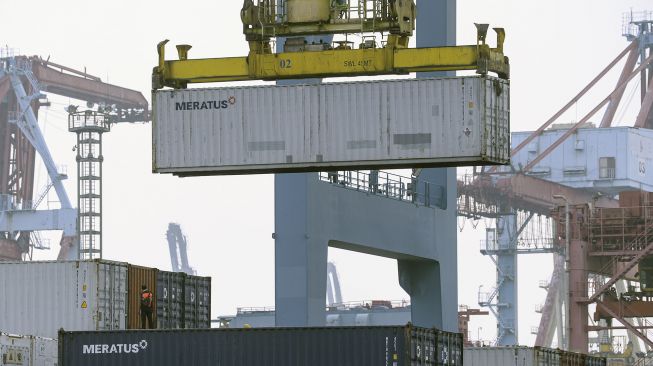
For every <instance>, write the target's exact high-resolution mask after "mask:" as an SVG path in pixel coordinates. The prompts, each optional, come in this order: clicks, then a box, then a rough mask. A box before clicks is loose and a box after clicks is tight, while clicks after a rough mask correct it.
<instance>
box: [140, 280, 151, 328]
mask: <svg viewBox="0 0 653 366" xmlns="http://www.w3.org/2000/svg"><path fill="white" fill-rule="evenodd" d="M153 311H154V295H153V294H152V291H150V290H149V289H148V288H147V286H146V285H143V286H141V328H142V329H148V328H149V329H154V322H153V321H152V312H153ZM146 320H147V328H146V327H145V325H146V324H145V321H146Z"/></svg>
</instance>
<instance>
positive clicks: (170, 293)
mask: <svg viewBox="0 0 653 366" xmlns="http://www.w3.org/2000/svg"><path fill="white" fill-rule="evenodd" d="M185 276H186V275H185V274H184V273H176V272H166V271H159V272H158V274H157V280H156V288H157V296H158V297H157V310H156V312H157V320H158V328H159V329H178V328H183V327H184V315H183V312H184V277H185Z"/></svg>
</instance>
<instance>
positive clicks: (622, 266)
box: [458, 13, 653, 352]
mask: <svg viewBox="0 0 653 366" xmlns="http://www.w3.org/2000/svg"><path fill="white" fill-rule="evenodd" d="M623 34H624V35H625V36H626V37H627V39H628V40H629V41H630V43H629V45H628V47H626V48H625V49H624V50H623V51H622V52H621V53H620V54H619V55H618V56H617V57H616V58H615V59H614V60H613V61H612V62H610V63H609V64H608V65H607V66H606V67H605V68H604V69H603V70H602V71H601V72H600V73H599V75H597V76H596V77H595V78H594V79H593V80H592V81H591V82H590V83H589V84H588V85H587V86H586V87H584V88H583V89H582V90H581V91H580V92H579V93H578V94H577V95H576V96H574V98H572V99H571V100H570V101H569V103H567V104H566V105H565V106H564V107H563V108H562V109H561V110H560V111H558V112H557V113H555V115H553V116H552V117H551V118H550V119H548V120H547V121H546V122H545V123H544V124H543V125H542V126H541V127H540V128H538V129H537V130H536V131H534V132H529V133H516V134H515V133H514V134H513V149H512V151H511V153H512V154H511V155H512V166H511V167H510V168H508V169H506V168H496V167H494V168H483V169H481V170H480V171H475V172H474V174H473V175H468V176H464V177H462V178H461V179H459V181H458V197H459V198H458V206H459V209H458V210H459V215H460V216H463V217H468V218H475V219H478V218H481V217H488V218H494V219H496V227H495V228H492V229H488V235H487V237H486V240H485V242H484V245H483V246H482V250H481V251H482V252H483V253H484V254H487V255H490V256H492V259H493V261H494V262H495V264H496V265H497V288H496V289H493V290H492V291H490V292H489V293H487V294H483V293H481V292H479V304H480V305H482V306H488V307H489V309H490V310H491V311H492V313H493V314H494V315H495V316H496V317H497V321H498V327H497V329H498V334H497V341H496V343H497V344H498V345H510V344H517V317H516V314H517V304H516V297H517V261H516V255H517V254H520V253H543V252H545V253H546V252H548V253H558V254H557V258H556V260H555V265H554V273H553V275H552V278H551V281H550V283H549V284H548V285H547V286H546V288H547V289H548V294H547V299H546V302H545V304H544V306H543V307H542V309H541V310H542V317H541V321H540V326H539V327H538V330H537V340H536V345H538V346H550V345H551V344H552V341H553V336H554V333H556V330H557V333H558V346H559V347H561V348H567V349H569V350H572V351H579V352H587V351H588V342H589V336H588V332H589V331H605V330H608V329H628V330H629V331H631V334H634V335H636V336H638V337H640V338H641V339H643V341H644V343H645V344H647V345H651V346H653V343H651V341H650V340H649V338H648V337H647V336H646V334H645V333H643V332H641V331H640V330H641V329H648V327H647V326H646V325H640V326H633V325H632V324H630V323H629V322H627V321H625V320H624V318H625V317H626V315H624V314H627V316H628V317H633V316H637V317H644V316H648V315H649V314H650V315H653V309H651V310H648V308H647V310H645V311H641V312H640V311H630V312H624V311H620V309H623V306H624V302H621V303H615V302H609V304H611V305H613V306H610V305H607V304H608V302H606V301H604V302H600V298H601V296H602V294H605V293H606V292H608V293H609V291H610V289H611V288H612V286H613V285H614V284H615V283H616V282H617V280H619V279H622V278H624V276H627V275H628V274H630V275H631V276H632V275H633V271H634V270H635V267H636V265H637V263H640V262H641V261H642V260H645V259H646V258H648V257H647V256H648V255H649V254H650V253H651V251H653V244H651V243H650V240H649V239H650V238H653V236H652V237H649V234H650V232H649V227H648V225H649V221H647V220H644V219H642V217H640V216H642V215H644V214H645V213H646V212H647V211H645V210H644V211H637V212H638V213H641V215H640V216H638V217H637V218H636V219H632V217H630V216H627V215H626V214H625V213H623V212H624V211H623V210H624V209H620V208H618V207H619V206H620V204H619V201H617V200H616V199H614V198H613V197H616V196H618V195H619V196H622V195H620V192H621V191H626V190H638V189H646V188H647V187H648V186H651V187H653V185H650V184H649V183H646V182H649V180H647V179H648V178H646V162H647V161H648V160H649V159H650V160H652V161H653V151H644V150H646V149H644V148H643V147H642V148H641V149H640V146H649V145H650V143H651V142H652V141H653V134H652V133H651V132H649V130H650V129H652V128H653V108H652V107H653V63H652V61H653V17H652V14H650V13H643V14H630V15H629V17H628V19H627V21H626V22H625V24H624V32H623ZM624 59H625V62H622V65H623V69H622V71H621V74H620V76H619V79H618V82H617V85H616V87H615V88H614V89H613V90H612V91H611V92H610V93H609V95H607V96H606V97H605V98H604V99H602V100H601V101H600V103H599V104H598V105H596V106H595V107H594V108H593V109H592V110H591V111H590V112H589V113H587V115H585V116H584V117H583V118H581V119H579V120H578V121H577V122H576V123H573V124H569V125H564V126H553V123H554V122H555V121H556V120H558V119H559V118H560V117H561V116H562V115H563V114H564V113H565V112H566V111H568V110H569V109H570V108H571V107H572V106H574V105H575V104H576V102H578V100H580V99H581V98H582V97H583V96H585V95H586V94H587V93H588V92H589V91H590V90H592V89H593V88H594V86H595V85H596V84H597V83H598V82H599V81H600V80H601V79H602V78H603V77H604V76H605V75H606V74H607V73H608V72H609V71H610V70H612V69H614V68H615V67H616V66H617V65H618V64H619V63H620V62H621V61H622V60H624ZM638 61H639V62H638ZM638 76H639V81H640V83H641V105H640V108H639V111H638V114H637V117H636V121H635V123H634V128H626V127H618V128H611V126H612V122H613V120H614V119H615V115H616V112H617V109H618V107H619V105H620V102H621V100H622V98H623V96H624V94H625V90H626V87H627V86H628V85H629V82H630V81H631V80H633V79H636V78H637V77H638ZM601 111H603V116H602V118H601V122H600V125H599V126H598V127H599V128H591V127H594V126H593V124H591V122H590V121H591V119H592V118H594V116H595V115H596V114H597V113H599V112H601ZM552 126H553V127H554V128H553V129H551V128H550V127H552ZM597 141H604V143H606V142H607V144H606V145H605V146H595V145H594V144H596V143H597ZM608 141H609V142H608ZM608 144H609V145H608ZM609 149H612V150H614V149H621V150H626V149H630V150H641V151H639V152H637V151H633V152H631V151H628V152H626V151H621V152H615V153H614V154H613V153H607V152H606V153H605V154H604V155H602V154H603V153H602V151H607V150H609ZM619 154H622V155H624V158H623V159H622V158H619V159H617V160H618V162H619V163H623V164H616V160H615V157H614V156H616V155H619ZM638 154H639V155H638ZM625 155H628V156H629V158H626V157H625ZM649 155H650V156H649ZM620 156H621V155H620ZM637 157H640V158H639V161H633V160H637ZM582 159H587V160H586V161H584V162H582V163H580V162H579V161H580V160H582ZM628 159H629V160H628ZM590 160H591V161H592V162H591V163H590ZM638 164H639V173H637V165H638ZM590 165H591V166H590ZM631 165H633V166H631ZM633 175H635V176H637V177H635V178H632V177H633ZM643 182H644V183H643ZM651 182H653V180H652V181H651ZM625 196H627V194H626V195H625ZM619 198H621V197H619ZM622 201H623V199H622ZM563 203H564V204H565V206H563V208H559V206H560V205H561V204H563ZM621 206H623V204H622V205H621ZM565 207H567V210H565ZM610 210H621V211H618V212H619V213H620V214H618V213H615V212H613V211H610ZM606 213H608V215H612V216H611V217H610V220H612V221H608V222H607V223H606V221H605V220H607V219H605V215H606ZM601 214H603V215H604V216H600V215H601ZM536 215H541V216H544V217H548V218H552V219H553V222H554V225H553V230H552V233H551V237H550V238H541V239H544V240H541V241H539V242H536V243H533V242H528V241H521V240H520V234H521V233H522V232H523V230H524V229H525V228H526V226H527V225H528V224H529V222H530V221H531V219H532V218H533V217H534V216H536ZM596 215H599V218H598V219H597V216H596ZM601 217H603V219H601ZM619 218H621V219H622V221H621V224H622V225H621V226H619V227H620V228H621V231H622V232H625V233H627V234H623V235H621V236H620V237H619V238H616V237H610V238H611V239H609V240H608V239H606V238H605V235H607V234H605V232H604V231H602V229H601V228H603V229H605V228H606V225H608V224H609V225H612V227H611V229H612V230H613V231H615V230H618V229H617V228H616V227H615V225H617V224H615V219H616V220H617V221H618V219H619ZM629 220H630V221H629ZM633 220H635V221H637V220H639V221H637V224H632V221H633ZM642 220H643V221H642ZM640 221H641V222H640ZM626 222H628V223H629V224H625V223H626ZM629 225H631V227H630V229H624V228H625V227H628V226H629ZM597 226H598V227H599V229H597ZM652 227H653V225H652ZM597 230H598V231H597ZM629 230H630V231H629ZM567 232H569V233H571V234H569V235H567V234H565V233H567ZM611 234H614V233H611ZM567 238H569V239H567ZM652 240H653V239H652ZM588 242H589V243H591V244H592V245H586V244H587V243H588ZM597 242H599V243H603V242H609V243H611V245H612V246H610V245H604V246H597V245H595V244H596V243H597ZM630 242H636V245H631V246H628V245H627V243H630ZM616 243H620V244H619V245H616ZM649 244H650V245H649ZM641 273H642V272H641V265H640V276H641ZM605 277H609V278H611V279H610V280H609V281H607V282H605V280H601V281H599V282H597V281H596V279H597V278H605ZM630 278H632V277H630ZM590 283H592V284H594V283H599V285H596V286H595V287H596V290H595V291H593V294H592V295H588V288H589V287H590ZM651 286H653V283H651ZM631 290H632V289H631ZM631 292H632V291H631ZM626 294H628V292H626ZM640 295H641V294H640ZM640 297H641V296H640ZM631 299H632V298H631ZM590 303H597V309H598V310H597V315H595V318H596V319H597V320H598V319H617V320H619V321H622V320H623V321H622V323H624V322H625V323H628V324H623V327H612V326H611V324H604V325H601V326H595V325H589V324H588V321H589V320H588V305H589V304H590ZM563 304H564V305H563ZM617 304H618V305H617ZM619 306H621V307H619ZM563 308H564V309H563ZM631 308H636V309H639V310H641V309H642V308H643V305H641V304H638V305H637V306H636V307H633V306H631ZM561 312H563V313H564V314H565V316H564V319H566V322H565V323H566V324H562V322H563V321H562V317H561V316H560V313H561Z"/></svg>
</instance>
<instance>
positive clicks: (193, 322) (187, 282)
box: [184, 276, 198, 329]
mask: <svg viewBox="0 0 653 366" xmlns="http://www.w3.org/2000/svg"><path fill="white" fill-rule="evenodd" d="M197 285H198V278H197V277H196V276H186V277H185V278H184V328H187V329H192V328H197V300H198V299H197Z"/></svg>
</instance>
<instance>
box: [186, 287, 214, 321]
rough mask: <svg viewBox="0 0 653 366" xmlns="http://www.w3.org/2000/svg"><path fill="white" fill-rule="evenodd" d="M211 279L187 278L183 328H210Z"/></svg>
mask: <svg viewBox="0 0 653 366" xmlns="http://www.w3.org/2000/svg"><path fill="white" fill-rule="evenodd" d="M210 304H211V277H198V276H185V278H184V324H183V328H210V324H211V313H210Z"/></svg>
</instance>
